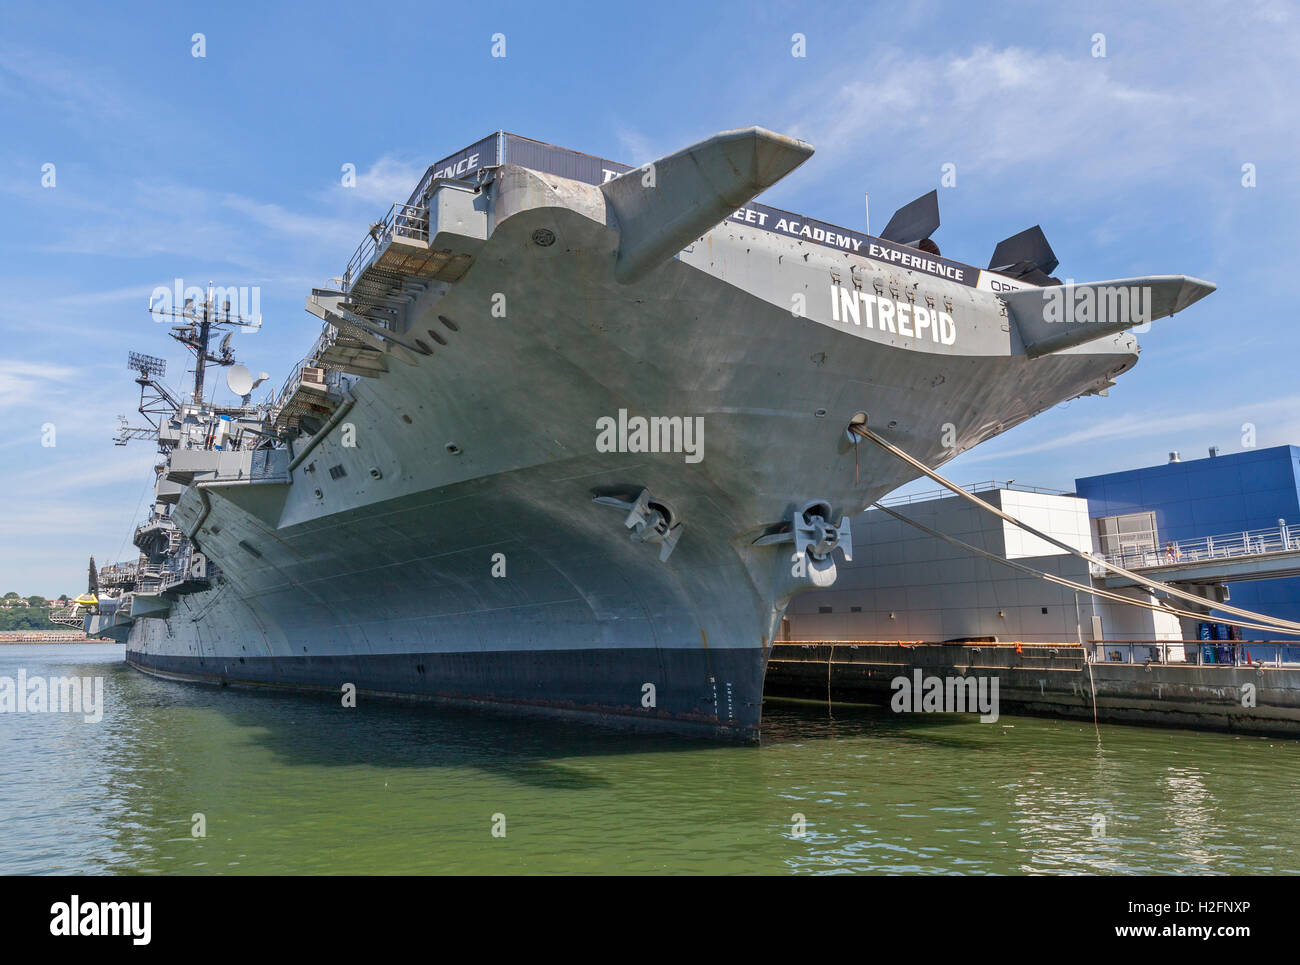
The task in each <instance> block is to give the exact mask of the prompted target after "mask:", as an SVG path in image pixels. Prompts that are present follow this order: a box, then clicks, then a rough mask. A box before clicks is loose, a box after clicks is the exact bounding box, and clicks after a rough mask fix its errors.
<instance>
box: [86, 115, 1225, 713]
mask: <svg viewBox="0 0 1300 965" xmlns="http://www.w3.org/2000/svg"><path fill="white" fill-rule="evenodd" d="M811 153H812V149H811V147H809V146H808V145H807V144H804V143H802V142H800V141H797V140H794V139H791V138H787V137H782V136H780V135H776V134H772V133H770V132H767V131H764V130H761V129H758V128H750V129H745V130H740V131H731V132H726V133H723V134H719V135H717V136H715V137H713V138H709V139H708V140H706V141H702V142H700V143H699V144H696V145H693V146H692V147H689V148H686V149H685V150H683V151H680V152H677V153H676V154H673V155H670V156H668V157H665V158H661V159H660V160H658V161H656V162H653V163H651V164H647V165H643V166H642V167H639V168H629V167H628V166H626V165H621V164H615V163H614V162H610V161H605V160H602V159H599V158H595V157H591V156H589V155H584V154H578V153H576V152H572V151H567V150H564V149H561V148H557V147H553V146H551V145H547V144H543V143H540V142H537V141H531V140H528V139H526V138H521V137H517V136H515V135H511V134H505V133H498V134H494V135H492V136H490V137H488V138H485V139H484V140H483V141H480V142H478V143H477V144H475V145H472V146H471V147H469V148H467V149H466V150H464V151H461V152H458V153H457V154H455V155H452V156H451V157H449V158H446V159H445V160H443V161H441V162H439V163H438V164H435V165H433V166H432V167H430V168H429V170H428V172H427V173H426V175H425V176H424V178H423V179H422V180H421V182H420V183H419V185H417V187H416V189H415V191H414V192H413V193H412V194H411V196H410V198H409V199H408V200H407V201H406V202H404V203H398V204H395V205H393V207H392V209H391V210H390V211H389V213H388V215H387V216H386V217H385V218H384V219H383V220H382V221H381V222H379V223H377V224H375V225H373V226H372V227H371V230H370V232H369V234H368V235H367V237H366V239H365V241H364V243H363V244H362V245H361V247H360V248H359V249H358V251H357V252H356V254H355V255H354V256H353V258H352V259H351V261H350V262H349V263H348V265H347V267H346V269H345V271H344V272H343V274H342V275H341V276H340V277H338V278H336V279H333V280H332V281H331V283H330V284H329V285H327V286H325V287H322V288H318V289H314V290H313V291H312V293H311V295H310V296H309V297H308V299H307V310H308V311H309V312H311V313H312V314H313V315H315V316H317V317H318V318H319V319H320V320H321V322H322V328H321V332H320V335H319V337H318V338H317V340H316V342H315V344H314V345H313V346H312V348H311V350H310V352H308V354H307V356H306V357H305V358H304V359H303V360H302V361H301V362H299V363H298V364H297V365H295V366H294V367H293V368H292V370H291V372H290V374H289V377H288V378H287V379H286V381H285V382H284V385H283V387H282V388H281V389H280V391H279V392H277V393H275V394H273V395H270V396H268V397H267V399H266V400H265V401H264V402H262V403H261V404H252V403H251V401H250V400H251V397H252V393H253V391H254V390H255V389H256V386H257V384H259V383H260V382H261V381H262V379H264V378H265V376H262V378H261V379H257V380H254V379H253V378H252V376H251V374H250V373H248V372H247V370H245V369H243V368H242V367H241V366H238V365H237V364H236V363H235V361H234V356H233V353H232V352H231V351H230V338H229V335H230V334H231V333H232V332H233V331H234V330H235V329H237V328H239V327H246V326H249V325H256V324H257V323H258V320H257V319H253V318H248V317H244V316H240V315H239V314H238V313H237V312H234V311H232V309H231V307H230V306H229V304H228V303H223V300H222V298H221V295H220V293H219V292H214V291H213V290H212V289H211V288H209V290H208V291H207V293H206V294H205V296H204V297H203V298H202V299H199V298H193V299H191V300H188V301H185V302H184V303H183V304H180V305H164V306H155V305H152V304H151V309H153V310H154V311H155V314H157V313H159V312H161V313H163V314H167V315H170V316H171V317H172V318H173V319H174V320H175V321H177V322H178V324H176V325H174V326H173V328H172V334H173V337H176V338H177V339H178V340H179V341H181V342H183V343H184V344H185V345H186V346H187V347H188V348H189V349H190V350H191V351H192V352H193V353H194V355H195V357H196V366H195V378H196V385H195V387H194V390H193V391H192V392H189V393H187V394H186V395H184V396H178V395H177V394H175V393H173V392H172V391H171V390H169V389H168V388H167V387H166V386H164V385H163V383H162V381H161V377H162V374H163V371H162V363H161V360H158V359H154V358H151V357H149V356H144V355H137V354H134V353H133V354H132V357H131V364H132V367H133V369H135V370H136V371H137V372H138V378H137V381H138V382H139V383H140V386H141V398H142V401H141V407H140V408H141V412H142V413H144V414H145V415H146V417H147V418H148V419H149V425H148V426H147V427H139V428H132V427H130V426H126V425H125V424H124V426H123V429H122V432H121V433H120V434H119V441H120V442H125V441H126V440H127V439H129V438H132V437H144V438H150V439H152V440H153V441H155V442H156V444H157V446H158V449H159V452H160V454H161V456H162V457H163V458H162V460H161V461H160V463H159V464H158V466H157V482H156V486H155V490H154V498H153V502H152V510H151V512H150V513H149V516H148V518H147V519H146V520H144V521H143V522H142V523H141V524H140V525H139V527H138V528H137V529H136V532H135V539H134V542H135V545H136V547H137V548H138V549H139V551H140V554H139V557H138V558H137V559H135V560H133V561H130V562H126V563H115V564H112V565H109V566H105V567H103V568H100V569H96V568H95V567H94V565H93V561H92V567H91V586H90V587H89V589H88V592H87V594H86V595H85V596H83V597H80V598H78V601H77V603H76V604H75V606H74V608H73V610H72V611H71V613H70V614H65V616H69V615H70V616H72V617H74V618H76V619H84V625H85V628H86V630H87V632H88V633H89V634H91V635H108V636H112V637H114V638H116V639H119V640H124V641H125V643H126V659H127V660H128V661H129V662H130V663H131V664H132V665H133V666H135V667H137V668H139V669H140V670H143V671H146V672H148V673H152V674H157V675H160V676H164V677H173V678H177V679H184V680H196V681H204V682H210V683H219V684H230V685H261V686H270V687H282V688H288V689H302V690H320V691H328V692H331V693H335V694H337V693H339V692H340V690H341V689H342V688H344V687H346V686H347V685H351V686H353V687H355V688H356V690H357V692H358V693H360V694H362V695H366V694H371V695H387V696H398V697H407V698H417V699H420V698H423V699H430V700H437V701H446V702H453V703H461V704H486V705H493V706H497V707H508V708H513V709H517V710H523V711H537V712H542V711H550V712H559V713H564V714H570V715H574V716H580V717H588V718H594V719H598V720H601V721H606V722H624V723H632V724H642V725H647V726H655V727H666V728H671V729H676V730H685V731H695V732H702V733H707V734H711V735H716V736H725V737H733V738H740V739H754V738H756V737H757V733H758V725H759V721H760V711H761V704H762V688H763V675H764V669H765V665H766V661H767V656H768V653H769V650H770V647H771V644H772V642H773V641H774V640H775V639H778V637H779V635H780V634H781V625H782V617H783V614H784V610H785V606H786V604H787V603H788V601H789V600H790V598H791V597H792V596H793V595H794V594H796V593H798V592H800V591H801V590H804V589H808V588H811V587H826V586H829V585H831V584H832V583H833V582H834V579H835V571H836V557H837V554H843V553H845V552H847V551H850V550H851V545H852V544H851V540H850V539H849V538H848V519H849V518H850V517H852V516H853V515H855V514H856V513H858V512H860V511H861V510H862V509H864V508H865V507H866V506H867V505H869V504H870V503H871V502H872V501H874V500H875V499H877V498H879V497H880V496H882V495H884V494H885V493H887V492H888V491H890V490H892V489H894V488H896V487H897V486H899V485H901V484H903V483H905V482H908V481H909V479H910V478H911V476H912V475H913V473H912V471H911V470H910V469H908V468H907V467H906V466H903V465H902V464H900V463H898V462H897V461H890V460H889V459H888V457H887V456H886V455H884V454H882V453H880V452H879V451H867V449H871V448H873V447H862V451H859V448H858V446H857V443H858V442H859V441H860V440H859V438H858V436H857V435H855V434H854V433H853V432H851V431H846V430H848V429H849V427H850V426H851V425H853V424H854V423H862V422H869V424H870V425H871V426H872V427H873V429H875V430H876V431H877V432H880V433H882V434H884V435H885V436H887V437H888V438H889V439H890V440H892V441H893V442H894V443H895V444H897V445H898V446H900V447H902V448H904V449H905V450H907V451H908V452H910V453H912V454H913V455H915V456H917V457H918V458H920V459H921V460H922V461H924V462H925V463H926V464H928V465H931V466H937V465H940V464H942V463H943V462H945V461H947V460H948V459H950V458H952V457H953V456H955V455H957V454H958V453H960V452H962V451H965V450H966V449H969V448H970V447H971V446H974V445H976V444H978V443H979V442H981V441H983V440H985V439H988V438H990V437H992V436H994V435H997V434H998V433H1000V432H1003V431H1005V430H1006V429H1008V428H1010V427H1012V426H1014V425H1016V424H1018V423H1020V422H1022V421H1024V420H1025V419H1027V418H1029V417H1031V416H1032V415H1034V414H1036V413H1038V412H1040V411H1042V410H1043V409H1046V408H1048V407H1050V406H1052V405H1055V404H1057V403H1058V402H1061V401H1063V400H1067V399H1072V398H1075V397H1078V396H1080V395H1085V394H1091V393H1104V392H1105V390H1106V389H1107V388H1108V386H1109V385H1110V384H1112V382H1113V380H1114V379H1115V378H1116V376H1118V375H1119V374H1120V373H1122V372H1124V371H1125V370H1127V369H1128V368H1130V367H1131V366H1132V365H1133V364H1135V362H1136V360H1137V353H1138V348H1137V344H1136V341H1135V339H1134V338H1133V336H1132V335H1130V334H1128V333H1127V332H1126V331H1124V330H1125V329H1126V328H1128V327H1129V326H1131V325H1133V324H1134V323H1135V322H1136V321H1145V320H1149V319H1150V318H1158V317H1161V316H1162V315H1169V314H1172V313H1173V312H1175V311H1177V310H1180V309H1181V308H1183V307H1185V306H1186V305H1188V304H1190V303H1191V302H1193V301H1195V300H1196V299H1198V298H1200V297H1202V296H1203V295H1204V294H1206V293H1208V292H1209V291H1210V290H1212V286H1209V285H1207V284H1206V283H1203V282H1198V281H1195V280H1193V279H1187V278H1184V277H1181V276H1161V277H1157V278H1146V279H1130V280H1124V281H1120V282H1109V283H1101V284H1100V285H1098V286H1068V287H1069V291H1068V294H1069V295H1070V299H1071V300H1070V302H1069V304H1070V305H1073V304H1074V296H1075V294H1076V292H1075V291H1074V289H1075V288H1076V287H1077V288H1079V289H1080V290H1085V291H1088V292H1089V293H1090V294H1094V295H1095V296H1096V297H1097V298H1098V299H1102V298H1104V297H1105V295H1106V293H1105V292H1104V291H1103V290H1102V288H1103V286H1110V288H1112V289H1115V288H1123V289H1126V291H1127V290H1131V291H1133V292H1135V294H1134V296H1133V299H1134V301H1135V302H1136V306H1137V307H1136V308H1135V307H1134V305H1132V304H1130V303H1128V301H1127V294H1126V302H1125V305H1124V306H1123V307H1118V306H1116V305H1114V304H1112V306H1111V309H1110V310H1109V314H1107V312H1106V311H1104V310H1101V309H1099V308H1095V307H1094V310H1093V312H1092V315H1091V316H1090V317H1082V318H1079V317H1075V316H1070V317H1064V318H1057V317H1054V316H1053V315H1052V314H1051V312H1050V311H1049V310H1047V309H1046V308H1045V307H1044V306H1045V305H1048V304H1049V302H1050V300H1051V298H1050V297H1049V296H1057V295H1060V294H1062V292H1063V291H1064V290H1065V288H1066V287H1067V286H1061V285H1060V283H1059V282H1058V281H1057V280H1056V279H1054V278H1052V277H1050V273H1051V271H1052V270H1053V269H1054V268H1055V267H1056V259H1055V257H1054V256H1053V255H1052V254H1051V250H1050V248H1049V247H1047V244H1046V241H1045V239H1044V238H1043V237H1042V234H1041V232H1040V231H1038V229H1036V228H1035V229H1031V230H1030V231H1028V232H1022V233H1021V234H1020V235H1017V236H1014V237H1012V238H1010V239H1007V241H1005V242H1003V243H1002V244H1000V245H999V246H998V250H997V251H996V252H995V254H994V259H993V262H992V263H991V266H990V269H988V270H985V269H977V268H973V267H971V266H969V265H965V264H962V263H960V262H955V261H952V260H950V259H945V258H943V257H942V256H941V255H940V254H939V251H938V248H937V247H936V246H935V245H934V244H933V242H932V241H931V240H930V237H929V236H930V234H931V233H932V232H933V230H934V228H935V227H937V225H938V217H937V208H935V207H934V200H933V196H932V195H931V196H927V197H925V198H922V199H918V202H915V203H914V204H913V205H909V206H907V207H906V208H904V209H902V210H900V212H899V213H898V215H896V216H895V218H894V219H893V220H892V221H891V222H890V226H889V227H888V228H887V229H886V230H885V232H884V233H883V235H882V236H881V237H873V236H870V235H866V234H862V233H859V232H855V231H851V230H849V229H845V228H837V227H835V226H832V225H827V224H825V223H822V222H819V221H815V220H811V219H806V218H802V217H800V216H797V215H794V214H791V213H789V212H784V211H779V210H777V209H774V208H769V207H767V206H764V205H761V204H757V203H755V202H754V198H755V197H756V196H757V195H758V194H759V193H760V192H761V191H762V190H763V189H764V188H766V187H767V186H769V185H770V184H772V183H774V182H775V181H776V180H778V179H779V178H781V177H782V176H784V175H785V174H786V173H788V172H789V171H790V170H792V169H793V168H795V167H797V166H798V165H799V164H801V163H802V162H803V161H804V160H806V159H807V157H808V156H809V155H810V154H811ZM1094 289H1095V291H1094ZM1139 290H1140V291H1139ZM1142 292H1144V293H1145V299H1146V302H1145V309H1143V308H1142V304H1143V300H1142V299H1143V294H1142ZM222 329H225V330H226V331H227V335H226V337H225V339H224V340H223V342H222V345H221V347H220V348H219V349H218V350H215V351H214V350H213V349H212V348H211V347H210V341H209V340H210V339H211V338H213V337H215V336H216V335H217V334H218V333H219V332H220V331H221V330H222ZM209 365H218V366H224V367H226V368H227V370H228V371H229V373H230V374H229V376H228V379H227V382H228V385H229V387H230V389H231V391H232V392H233V393H234V395H235V397H236V398H238V399H239V402H238V404H235V405H226V406H221V405H216V404H214V403H213V402H211V401H205V398H204V389H203V377H204V370H205V368H206V367H207V366H209Z"/></svg>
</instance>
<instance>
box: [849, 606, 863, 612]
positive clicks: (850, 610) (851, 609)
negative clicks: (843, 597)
mask: <svg viewBox="0 0 1300 965" xmlns="http://www.w3.org/2000/svg"><path fill="white" fill-rule="evenodd" d="M849 612H850V613H861V612H862V607H860V606H851V607H849Z"/></svg>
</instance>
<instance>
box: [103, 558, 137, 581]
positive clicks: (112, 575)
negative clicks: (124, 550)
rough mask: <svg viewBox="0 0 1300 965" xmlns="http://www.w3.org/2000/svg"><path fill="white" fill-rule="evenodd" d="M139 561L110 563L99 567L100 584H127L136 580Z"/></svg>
mask: <svg viewBox="0 0 1300 965" xmlns="http://www.w3.org/2000/svg"><path fill="white" fill-rule="evenodd" d="M138 570H139V563H138V562H135V563H109V564H108V565H107V566H101V567H100V568H99V585H100V586H125V585H128V584H131V583H134V582H135V581H136V576H137V573H138Z"/></svg>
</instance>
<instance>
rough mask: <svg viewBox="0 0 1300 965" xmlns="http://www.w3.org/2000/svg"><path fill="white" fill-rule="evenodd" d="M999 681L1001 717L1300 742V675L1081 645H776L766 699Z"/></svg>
mask: <svg viewBox="0 0 1300 965" xmlns="http://www.w3.org/2000/svg"><path fill="white" fill-rule="evenodd" d="M918 669H919V670H920V671H921V672H922V674H923V675H925V676H935V677H976V678H979V677H996V678H997V680H998V700H999V705H1000V709H1001V712H1002V713H1024V714H1036V715H1045V716H1058V717H1071V718H1082V719H1087V720H1090V719H1092V717H1093V713H1094V694H1095V708H1096V716H1097V719H1098V720H1101V721H1109V722H1114V723H1126V724H1155V725H1162V726H1170V727H1187V728H1196V729H1202V730H1222V731H1234V732H1240V733H1248V734H1276V735H1282V736H1287V737H1300V667H1246V666H1243V667H1233V666H1218V665H1204V666H1198V665H1196V664H1186V663H1172V664H1170V663H1165V664H1161V663H1151V664H1130V663H1093V664H1091V665H1089V663H1088V662H1087V659H1086V652H1085V649H1084V648H1083V647H1081V646H1078V645H1077V644H1062V643H1050V644H1036V643H1021V644H1012V643H984V644H928V643H916V644H907V643H886V642H866V641H863V642H831V641H822V642H802V643H777V644H775V645H774V646H773V648H772V656H771V659H770V660H769V662H768V668H767V679H766V686H765V688H764V693H765V694H766V695H768V696H773V697H780V696H785V697H803V698H810V699H821V700H826V699H828V695H829V699H830V700H832V701H844V702H852V703H869V704H881V705H885V706H888V704H889V702H890V698H891V697H892V696H893V694H894V689H893V687H892V686H891V683H892V681H893V680H894V679H895V678H897V677H911V676H912V674H913V672H914V671H916V670H918Z"/></svg>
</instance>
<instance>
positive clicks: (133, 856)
mask: <svg viewBox="0 0 1300 965" xmlns="http://www.w3.org/2000/svg"><path fill="white" fill-rule="evenodd" d="M19 668H23V669H25V670H26V672H27V674H28V675H29V676H30V675H42V676H47V677H48V676H67V675H81V676H96V675H98V676H102V677H103V678H104V716H103V720H102V721H100V722H99V723H86V722H85V721H84V720H83V718H82V717H81V715H67V714H49V713H46V714H30V713H28V714H18V713H5V714H0V873H5V874H41V873H63V874H67V873H102V872H115V873H136V872H147V873H154V872H165V873H171V874H277V873H284V874H372V873H416V874H418V873H431V872H432V873H437V872H452V873H505V874H514V873H548V872H573V873H616V872H629V873H684V874H695V873H722V874H737V873H762V874H786V873H845V872H876V873H881V872H886V873H911V872H921V873H943V874H1025V873H1035V874H1043V873H1045V874H1073V873H1122V874H1147V873H1155V874H1269V873H1287V874H1296V873H1300V854H1298V853H1297V852H1298V851H1300V823H1297V821H1296V819H1295V812H1296V807H1297V793H1296V792H1297V788H1300V742H1296V741H1287V740H1281V739H1277V738H1258V737H1236V736H1230V735H1220V734H1203V733H1195V732H1190V731H1178V730H1160V729H1146V728H1137V727H1120V726H1106V725H1103V726H1102V727H1101V740H1100V744H1099V743H1098V739H1097V735H1096V732H1095V731H1094V729H1093V727H1092V725H1091V724H1090V723H1089V724H1082V723H1079V722H1073V721H1056V720H1044V719H1036V718H1027V717H1003V718H1002V719H1001V720H999V721H998V722H997V723H995V724H981V723H979V722H978V720H977V719H976V718H974V717H952V716H924V715H917V716H897V715H894V714H892V713H889V712H888V711H887V710H876V709H868V708H850V707H847V706H837V707H836V708H834V709H833V716H828V713H827V708H826V707H825V706H824V705H816V704H806V703H782V702H771V701H769V702H768V705H767V707H766V708H765V711H764V713H765V724H764V734H763V742H762V745H761V746H759V747H735V746H715V745H710V744H707V743H702V742H695V741H685V740H675V739H670V738H662V737H652V736H644V735H642V736H634V735H629V734H622V733H614V732H606V731H603V730H601V729H598V728H594V727H589V726H582V725H575V724H562V723H559V722H550V721H543V722H539V721H537V720H527V719H519V718H508V717H496V716H491V715H486V714H473V713H465V712H456V711H445V710H438V709H433V708H430V707H427V706H416V705H403V704H396V703H375V702H370V703H367V702H365V701H364V700H363V702H362V704H361V706H359V707H358V708H357V709H355V710H348V709H344V708H343V707H341V706H340V704H339V702H337V701H333V700H328V699H326V698H324V697H319V696H297V695H278V694H277V695H269V694H262V693H256V692H249V691H240V690H218V689H215V688H209V687H203V686H197V685H189V684H180V683H171V682H167V681H161V680H156V679H153V678H151V677H147V676H144V675H142V674H140V673H137V672H135V671H133V670H130V669H129V668H127V667H126V666H125V665H124V664H123V663H122V648H121V647H120V646H109V645H44V646H36V645H33V646H27V645H15V646H0V676H8V677H11V678H16V677H17V674H18V670H19ZM196 814H201V815H203V820H204V821H205V823H206V836H205V837H200V838H196V837H194V836H193V834H192V829H193V827H194V815H196ZM498 815H503V816H504V825H505V835H504V837H494V836H493V827H494V820H495V822H496V825H497V827H498V829H499V827H500V823H501V819H500V818H494V816H498ZM796 815H803V818H804V821H805V822H806V827H805V829H804V831H803V833H802V834H799V833H797V828H796V822H797V820H798V819H797V818H796Z"/></svg>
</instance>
